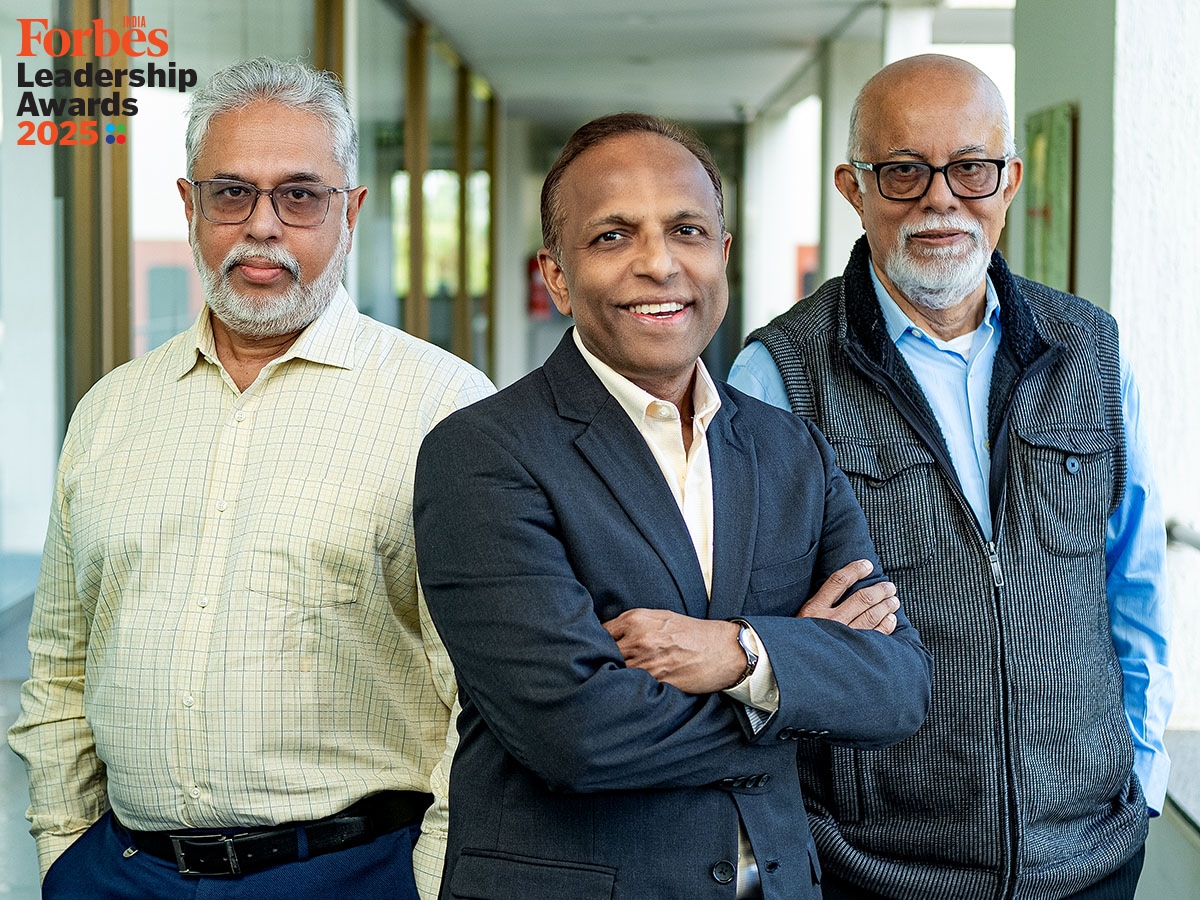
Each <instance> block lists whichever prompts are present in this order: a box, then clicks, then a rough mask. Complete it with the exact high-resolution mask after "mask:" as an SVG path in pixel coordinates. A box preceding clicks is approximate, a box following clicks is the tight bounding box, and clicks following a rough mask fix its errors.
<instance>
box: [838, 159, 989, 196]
mask: <svg viewBox="0 0 1200 900" xmlns="http://www.w3.org/2000/svg"><path fill="white" fill-rule="evenodd" d="M850 165H852V166H854V168H856V169H862V170H863V171H866V172H874V173H875V184H876V185H877V186H878V188H879V196H881V197H883V199H884V200H920V199H921V198H922V197H924V196H925V194H926V193H928V191H929V186H930V185H931V184H933V176H934V175H936V174H937V173H938V172H941V173H942V176H943V177H944V178H945V179H946V185H947V186H948V187H949V188H950V193H952V194H953V195H954V196H955V197H958V198H959V199H960V200H983V199H984V198H985V197H990V196H992V195H993V194H994V193H996V191H998V190H1000V173H1001V172H1002V171H1003V170H1004V167H1005V166H1006V165H1008V160H1007V159H956V160H955V161H954V162H952V163H946V165H944V166H931V165H930V164H929V163H924V162H916V161H915V160H903V161H900V162H883V163H869V162H858V161H856V160H851V161H850Z"/></svg>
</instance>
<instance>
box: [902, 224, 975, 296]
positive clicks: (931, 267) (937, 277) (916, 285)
mask: <svg viewBox="0 0 1200 900" xmlns="http://www.w3.org/2000/svg"><path fill="white" fill-rule="evenodd" d="M937 228H954V229H956V230H959V231H964V232H967V233H968V234H970V235H971V237H972V239H973V243H972V246H971V249H970V251H969V252H968V253H966V254H965V255H964V254H962V253H961V252H960V251H957V250H955V249H954V248H950V247H947V248H945V249H942V250H930V251H922V252H921V253H920V254H919V255H918V254H914V253H913V252H912V251H911V250H910V249H909V244H908V238H909V237H910V236H911V235H912V234H915V233H917V232H919V231H925V230H933V229H937ZM990 261H991V254H990V253H989V252H988V247H987V244H986V242H985V241H984V238H983V231H982V230H981V229H980V228H979V226H978V225H976V224H975V223H974V222H970V221H967V220H964V219H959V218H957V217H955V216H946V217H931V218H929V219H927V220H926V221H924V222H921V223H919V224H917V225H914V226H905V227H903V228H901V229H900V234H899V247H898V249H896V250H895V251H893V252H892V253H891V254H890V255H889V256H888V257H887V258H886V259H885V260H884V261H883V262H884V264H883V270H884V272H885V273H886V274H887V277H888V279H889V280H890V281H891V282H892V284H894V285H895V286H896V288H897V289H898V290H899V291H900V292H901V293H902V294H903V295H904V296H905V297H907V298H908V299H909V301H911V302H912V303H914V304H916V305H917V306H922V307H924V308H926V309H932V310H943V309H950V308H951V307H952V306H957V305H958V304H959V303H961V302H962V301H963V300H964V299H965V298H966V297H967V295H968V294H970V293H971V292H972V291H973V290H975V289H976V288H977V287H979V285H980V284H982V283H983V279H984V277H985V276H986V275H987V268H988V263H989V262H990Z"/></svg>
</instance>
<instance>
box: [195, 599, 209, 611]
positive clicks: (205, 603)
mask: <svg viewBox="0 0 1200 900" xmlns="http://www.w3.org/2000/svg"><path fill="white" fill-rule="evenodd" d="M196 605H197V606H199V607H200V608H201V609H204V607H206V606H208V598H207V597H201V598H200V599H199V600H197V601H196Z"/></svg>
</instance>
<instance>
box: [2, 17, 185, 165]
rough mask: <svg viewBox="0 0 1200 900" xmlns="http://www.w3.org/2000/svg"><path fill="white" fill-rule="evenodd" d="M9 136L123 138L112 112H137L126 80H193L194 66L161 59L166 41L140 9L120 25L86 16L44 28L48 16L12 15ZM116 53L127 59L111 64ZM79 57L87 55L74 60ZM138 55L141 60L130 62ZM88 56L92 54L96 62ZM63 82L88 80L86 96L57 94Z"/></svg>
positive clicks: (140, 83)
mask: <svg viewBox="0 0 1200 900" xmlns="http://www.w3.org/2000/svg"><path fill="white" fill-rule="evenodd" d="M17 23H18V24H19V25H20V27H21V42H20V46H19V47H18V49H17V54H16V55H17V60H18V62H17V87H19V88H22V89H23V90H22V93H21V100H20V102H19V103H18V104H17V144H18V145H26V146H35V145H43V146H45V145H57V146H60V147H73V146H91V145H93V144H98V143H101V142H103V143H104V144H106V145H107V144H125V143H126V142H127V141H128V138H129V131H128V125H127V124H126V123H125V122H120V121H104V120H115V119H119V118H127V117H131V116H136V115H137V111H138V108H137V98H136V97H133V96H131V95H130V94H129V91H130V89H131V88H138V87H162V88H174V89H175V90H177V91H179V92H180V93H184V92H186V91H187V89H188V88H190V87H195V85H196V80H197V75H196V70H195V69H184V68H179V67H177V66H176V65H175V63H173V62H172V63H168V64H166V65H163V63H162V61H161V58H162V57H163V56H166V54H167V51H168V50H169V49H170V45H169V44H168V42H167V30H166V29H165V28H152V29H149V30H147V28H146V17H145V16H125V17H124V21H123V23H122V25H123V27H122V29H121V30H119V31H118V30H117V29H115V28H110V27H108V26H107V25H106V24H105V22H104V20H103V19H93V20H92V21H91V22H90V23H88V24H87V25H86V26H85V27H83V28H71V29H67V28H51V27H50V20H49V19H17ZM118 53H122V54H124V55H125V56H126V57H128V58H129V60H130V62H131V65H129V66H127V67H125V66H122V67H113V66H109V65H107V64H106V62H107V61H109V60H111V58H112V57H113V56H115V55H117V54H118ZM81 58H87V60H88V61H87V62H82V61H81ZM143 59H146V60H147V61H146V64H145V65H144V66H143V65H137V63H140V62H141V61H142V60H143ZM96 60H99V62H97V61H96ZM70 88H89V89H92V91H94V93H91V94H90V95H89V96H78V95H77V96H65V94H66V93H67V90H64V89H68V90H69V89H70Z"/></svg>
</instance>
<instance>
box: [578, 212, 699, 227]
mask: <svg viewBox="0 0 1200 900" xmlns="http://www.w3.org/2000/svg"><path fill="white" fill-rule="evenodd" d="M715 218H716V217H715V216H714V215H713V214H712V213H705V212H703V211H701V210H694V209H681V210H677V211H676V212H674V213H673V214H671V215H669V216H667V217H666V218H665V219H664V220H663V221H665V222H683V221H687V220H701V221H704V220H708V219H715ZM642 221H643V218H642V217H634V216H629V215H626V214H624V213H610V214H609V215H607V216H600V217H598V218H595V219H589V220H588V221H587V222H584V223H583V227H584V228H585V229H588V230H590V229H593V228H603V227H604V226H606V225H637V224H639V223H641V222H642Z"/></svg>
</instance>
